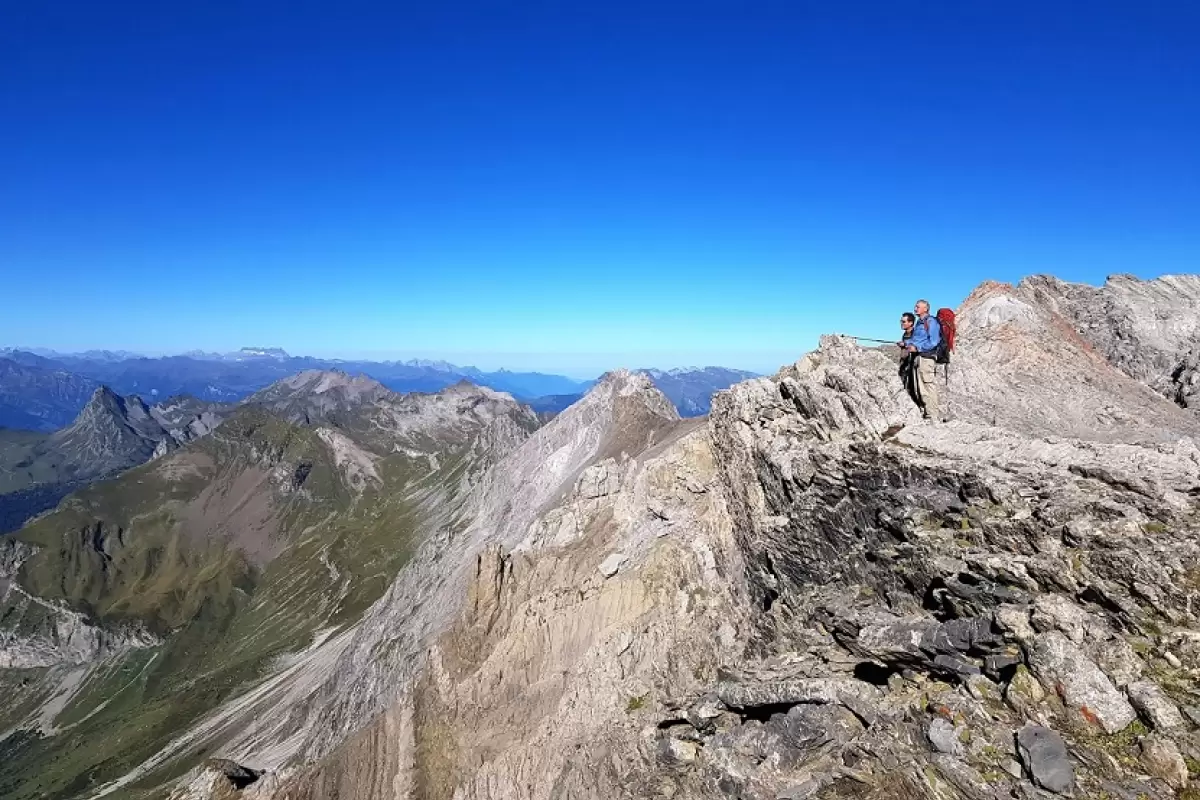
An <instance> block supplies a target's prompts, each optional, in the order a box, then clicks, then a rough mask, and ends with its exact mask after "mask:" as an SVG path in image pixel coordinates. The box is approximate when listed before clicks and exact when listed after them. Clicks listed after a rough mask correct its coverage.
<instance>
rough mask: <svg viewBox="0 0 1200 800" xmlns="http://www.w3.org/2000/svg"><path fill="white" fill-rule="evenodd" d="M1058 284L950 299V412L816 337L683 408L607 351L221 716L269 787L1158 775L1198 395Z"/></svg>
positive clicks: (994, 785) (310, 789) (1182, 667)
mask: <svg viewBox="0 0 1200 800" xmlns="http://www.w3.org/2000/svg"><path fill="white" fill-rule="evenodd" d="M1174 286H1175V284H1173V283H1171V282H1167V283H1165V284H1161V285H1158V286H1157V287H1156V288H1154V290H1153V292H1160V291H1166V292H1170V291H1175V288H1173V287H1174ZM1188 286H1190V283H1188V282H1184V283H1181V284H1180V287H1182V288H1179V291H1180V292H1183V293H1184V294H1187V292H1190V291H1191V289H1189V288H1187V287H1188ZM1055 291H1058V290H1057V289H1056V290H1055ZM1122 291H1124V290H1122ZM1139 291H1141V290H1139ZM1130 292H1131V293H1130V294H1129V295H1128V296H1129V297H1134V294H1133V293H1132V289H1131V290H1130ZM1064 296H1065V295H1064V293H1063V292H1061V291H1059V292H1058V294H1053V293H1052V292H1051V290H1050V288H1047V287H1046V286H1042V285H1040V284H1038V283H1037V282H1033V283H1030V284H1024V285H1022V286H1020V287H1015V288H1014V287H1005V286H1000V285H989V286H985V287H982V288H981V289H980V290H979V291H978V292H977V293H976V294H974V295H973V296H972V298H971V299H970V300H969V301H968V302H967V303H966V304H965V305H964V307H963V309H962V310H961V313H960V320H961V331H962V333H961V337H962V338H961V343H960V352H959V353H958V355H957V357H956V360H955V365H954V368H953V369H952V371H951V374H950V384H949V387H948V388H947V391H946V399H945V401H944V402H945V404H946V406H947V408H948V409H950V411H951V414H952V416H953V417H954V419H955V421H954V422H951V423H949V424H945V425H931V424H928V423H922V422H920V421H919V420H918V416H919V415H918V413H917V412H916V410H915V409H914V408H913V407H912V405H911V403H910V402H909V401H908V399H907V398H906V396H905V395H904V393H903V389H902V387H900V386H899V385H898V382H897V381H896V379H895V362H894V361H893V360H892V359H891V358H890V356H889V354H887V353H885V352H883V351H880V350H873V349H863V348H860V347H858V346H856V345H855V344H854V343H853V342H851V341H849V340H846V339H841V338H837V337H830V338H827V339H825V340H823V341H822V344H821V347H820V349H819V350H817V351H816V352H814V353H811V354H809V355H807V356H805V357H804V358H802V359H801V360H800V361H798V362H797V363H796V364H795V365H792V366H789V367H786V368H785V369H783V370H781V371H780V373H779V374H777V375H776V376H774V377H771V378H760V379H755V380H751V381H747V382H745V383H742V384H739V385H737V386H734V387H732V388H731V389H730V390H728V391H726V392H723V393H720V394H719V395H718V396H717V397H716V398H715V400H714V402H713V412H712V415H711V416H710V418H709V419H708V420H707V421H704V422H702V423H699V424H697V423H694V422H685V421H681V420H679V419H678V417H677V415H675V413H674V410H673V409H672V408H671V406H670V404H669V403H668V402H666V400H665V398H662V396H661V395H660V394H658V393H657V392H655V391H654V390H653V388H652V387H651V386H649V383H648V381H645V379H644V378H639V376H634V375H630V374H628V373H624V374H617V375H613V376H609V378H607V379H606V380H605V381H602V382H601V384H600V385H599V386H598V387H597V388H596V389H595V390H594V391H593V392H592V393H591V394H590V395H589V396H588V397H586V398H585V399H584V400H582V401H581V402H580V403H578V404H576V405H574V406H572V407H571V408H570V409H568V410H567V411H565V412H564V413H563V414H562V415H560V416H559V417H557V418H556V419H555V420H554V421H553V422H552V423H550V424H549V425H547V426H546V427H545V428H542V429H541V430H539V431H538V432H537V433H535V434H533V435H532V436H531V437H530V438H529V439H528V441H526V442H524V443H523V444H521V445H520V446H519V447H517V448H515V449H514V451H513V452H512V453H511V454H510V455H509V456H508V457H507V458H505V459H503V460H502V461H501V463H499V464H497V465H496V466H495V467H494V468H493V469H490V470H489V471H488V472H487V473H486V474H484V475H481V476H480V479H479V481H478V483H477V484H476V487H475V491H474V493H473V494H472V495H471V497H470V499H469V501H467V502H466V503H465V505H464V510H463V516H462V517H461V518H460V519H459V520H458V521H459V522H460V523H461V524H459V525H458V526H457V527H455V528H454V529H453V530H449V529H448V530H446V531H445V532H443V533H442V534H439V535H438V536H435V537H433V538H431V539H430V540H429V541H428V542H427V543H426V544H425V545H423V546H422V549H421V550H420V552H419V553H418V555H417V557H416V558H415V559H414V561H413V562H412V564H410V565H409V566H408V567H406V568H405V570H404V572H403V573H402V574H401V575H400V576H399V577H398V578H397V580H396V582H395V583H394V584H393V586H392V588H391V589H390V590H389V592H388V593H387V595H386V596H385V597H384V598H383V599H382V600H380V601H379V602H378V603H377V604H376V605H375V606H374V607H373V608H372V609H371V610H370V611H369V612H368V614H367V615H366V617H365V618H364V619H363V620H362V621H361V622H359V623H358V624H357V626H356V627H355V628H353V629H352V630H350V631H347V632H345V634H343V635H340V636H339V637H338V638H337V640H336V641H335V640H332V639H331V640H330V642H329V643H328V644H326V645H323V646H322V647H321V648H318V649H317V650H316V651H314V655H312V656H311V664H308V663H306V664H303V665H301V666H300V667H297V668H296V671H295V673H294V674H290V675H289V676H287V677H286V680H283V679H281V680H280V682H279V685H278V686H277V687H271V688H270V690H269V691H264V692H262V693H261V694H259V695H257V696H255V697H254V698H253V699H254V702H249V701H245V704H246V708H247V709H248V710H250V711H252V712H253V713H252V714H251V713H249V712H247V713H246V714H244V715H243V716H240V717H239V716H237V715H230V716H229V717H228V718H227V719H226V720H224V723H225V724H224V727H221V728H220V730H219V736H218V735H217V734H214V735H213V740H214V741H219V742H220V752H221V753H222V754H223V755H226V756H229V757H230V758H232V759H233V760H234V761H236V762H237V763H239V764H246V765H250V766H253V767H254V768H255V769H264V770H267V771H268V774H267V775H265V776H264V777H263V778H261V779H259V781H257V782H256V783H255V785H254V786H253V787H252V788H251V789H249V790H247V791H248V794H247V796H253V797H255V798H274V799H275V800H283V798H287V800H301V799H304V800H332V798H334V797H345V796H354V797H362V798H368V799H372V798H394V797H422V798H446V799H447V800H450V799H451V798H453V800H501V798H504V799H506V800H507V799H508V798H513V799H515V798H521V799H522V800H525V799H526V798H528V799H529V800H559V799H560V798H568V797H570V798H584V799H585V800H593V799H594V800H600V798H611V797H687V798H728V797H740V798H780V797H793V798H801V797H820V798H825V799H826V800H830V799H831V798H843V797H844V798H851V797H855V798H879V799H880V800H882V799H883V798H896V797H902V798H930V799H931V800H932V799H933V798H950V797H966V798H998V797H1010V796H1018V797H1038V796H1045V795H1044V791H1047V790H1048V791H1051V792H1059V793H1068V792H1074V793H1075V794H1076V795H1077V796H1103V794H1108V795H1109V796H1113V797H1121V796H1128V797H1136V796H1137V795H1138V794H1139V793H1144V794H1147V795H1148V796H1150V797H1153V798H1156V800H1157V798H1159V797H1162V798H1167V797H1169V796H1171V794H1170V793H1171V792H1172V791H1173V790H1174V789H1175V788H1178V787H1179V786H1180V785H1181V781H1183V780H1186V775H1181V773H1180V771H1179V764H1181V763H1185V762H1183V760H1182V759H1183V758H1184V755H1185V754H1187V755H1189V757H1190V755H1191V754H1193V753H1197V752H1198V750H1197V747H1198V746H1200V742H1197V741H1196V739H1195V737H1196V734H1197V727H1196V724H1195V722H1194V721H1193V720H1192V719H1190V718H1187V717H1186V715H1181V716H1179V717H1177V716H1176V715H1175V714H1172V713H1171V708H1172V707H1174V708H1189V707H1192V706H1196V705H1197V703H1196V702H1195V699H1194V697H1195V694H1194V693H1195V692H1197V691H1198V690H1200V686H1198V685H1197V683H1196V679H1195V674H1197V673H1196V672H1195V670H1200V637H1197V636H1195V635H1194V632H1195V631H1196V630H1197V629H1198V628H1200V618H1198V617H1197V612H1198V609H1197V608H1195V607H1194V606H1195V593H1196V591H1197V589H1196V587H1197V586H1198V585H1200V582H1198V576H1200V572H1198V570H1200V528H1198V526H1197V515H1196V511H1197V508H1196V502H1197V496H1198V495H1200V451H1198V450H1197V448H1196V445H1195V443H1194V440H1193V438H1192V437H1194V436H1195V435H1197V433H1200V421H1198V419H1197V418H1196V417H1195V415H1194V413H1193V412H1192V411H1190V410H1188V409H1185V408H1181V407H1180V406H1179V405H1177V404H1175V403H1173V402H1172V401H1171V400H1170V399H1168V398H1167V397H1165V396H1163V395H1162V394H1160V393H1156V391H1155V390H1154V389H1152V388H1151V384H1152V383H1153V375H1152V374H1151V372H1152V370H1151V369H1150V367H1149V366H1147V367H1146V368H1145V370H1144V371H1142V372H1138V369H1135V359H1134V360H1131V359H1133V356H1132V355H1130V356H1129V358H1125V356H1124V355H1122V354H1125V353H1126V350H1124V349H1121V348H1118V347H1116V346H1115V345H1114V346H1113V348H1111V352H1109V350H1105V349H1103V348H1100V347H1098V346H1097V345H1096V344H1095V341H1100V340H1101V339H1100V337H1101V336H1102V331H1101V329H1100V328H1097V329H1096V330H1095V331H1093V332H1092V333H1081V332H1080V328H1081V323H1080V319H1082V317H1079V316H1077V315H1075V314H1074V312H1068V310H1066V305H1067V303H1068V301H1069V299H1068V300H1064V299H1062V297H1064ZM1122 296H1124V295H1122ZM1137 296H1138V297H1141V296H1142V295H1137ZM1147 296H1154V297H1157V295H1156V294H1152V295H1147ZM1187 296H1188V297H1190V295H1187ZM1069 302H1075V301H1074V300H1070V301H1069ZM1080 302H1082V301H1080ZM1131 302H1132V301H1131ZM1188 302H1191V301H1190V300H1189V301H1188ZM1172 303H1174V301H1172ZM1182 305H1183V301H1180V308H1182ZM1172 308H1174V306H1172ZM1089 313H1090V312H1089ZM1105 313H1107V312H1105ZM1181 313H1182V312H1181ZM1189 313H1194V312H1189ZM1134 318H1135V320H1137V319H1140V317H1139V316H1138V315H1137V314H1135V315H1134ZM1122 324H1123V323H1122ZM1140 324H1141V323H1140V322H1139V323H1138V325H1140ZM1184 327H1186V326H1184ZM1134 329H1136V330H1138V331H1141V330H1142V329H1141V328H1139V327H1137V325H1135V326H1134ZM1087 330H1088V331H1091V329H1090V328H1089V329H1087ZM1104 330H1107V329H1104ZM1112 330H1114V331H1115V330H1123V328H1122V327H1121V325H1115V326H1113V327H1112ZM1153 330H1154V331H1157V333H1155V334H1154V335H1155V336H1157V337H1158V338H1157V339H1155V341H1158V342H1159V343H1160V344H1161V346H1162V350H1163V352H1164V353H1166V352H1167V351H1171V352H1175V351H1174V350H1171V349H1172V348H1181V347H1184V346H1185V344H1186V342H1187V340H1188V335H1190V334H1187V332H1186V331H1184V330H1183V329H1182V328H1180V329H1179V330H1178V331H1177V330H1176V328H1175V327H1173V323H1172V324H1171V325H1168V324H1167V322H1166V321H1163V324H1162V325H1161V326H1159V327H1156V328H1154V329H1153ZM1168 334H1169V335H1168ZM1103 335H1104V336H1107V335H1108V334H1103ZM1138 335H1140V336H1141V335H1144V336H1145V337H1150V336H1151V334H1150V333H1144V334H1142V333H1139V334H1138ZM1089 336H1091V337H1093V338H1089ZM1113 336H1114V337H1115V338H1114V341H1116V339H1118V338H1119V337H1116V334H1115V333H1114V334H1113ZM1122 341H1123V340H1122ZM1181 357H1182V356H1181ZM1169 361H1170V358H1168V357H1167V356H1165V355H1164V357H1163V358H1162V359H1159V360H1156V361H1154V364H1160V363H1161V364H1168V362H1169ZM1137 363H1141V362H1137ZM1164 368H1165V367H1164ZM303 680H308V681H311V682H310V683H308V684H305V688H306V690H305V691H303V692H300V691H293V690H292V689H291V688H289V686H298V685H300V683H301V681H303ZM289 682H290V683H289ZM1139 713H1140V714H1141V715H1142V717H1143V718H1144V719H1145V721H1146V724H1148V725H1151V726H1153V727H1154V729H1155V730H1154V738H1141V739H1139V737H1143V736H1144V735H1145V734H1146V733H1147V732H1148V731H1147V729H1146V728H1143V727H1139V726H1141V725H1142V723H1139V722H1137V721H1136V718H1137V716H1138V714H1139ZM1198 716H1200V715H1198ZM214 730H217V729H216V728H214ZM1172 748H1174V749H1172ZM1176 756H1178V758H1176ZM1184 771H1185V772H1186V764H1185V770H1184ZM193 777H195V776H193ZM1039 793H1042V794H1039Z"/></svg>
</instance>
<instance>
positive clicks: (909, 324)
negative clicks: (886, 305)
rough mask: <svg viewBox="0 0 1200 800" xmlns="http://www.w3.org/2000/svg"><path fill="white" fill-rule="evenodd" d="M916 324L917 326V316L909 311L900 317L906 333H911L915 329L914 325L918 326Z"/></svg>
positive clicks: (901, 326)
mask: <svg viewBox="0 0 1200 800" xmlns="http://www.w3.org/2000/svg"><path fill="white" fill-rule="evenodd" d="M916 324H917V318H916V316H914V315H913V314H911V313H909V312H908V311H905V312H904V313H903V314H901V315H900V328H901V329H902V330H903V331H904V332H905V333H908V332H909V331H911V330H912V329H913V325H916Z"/></svg>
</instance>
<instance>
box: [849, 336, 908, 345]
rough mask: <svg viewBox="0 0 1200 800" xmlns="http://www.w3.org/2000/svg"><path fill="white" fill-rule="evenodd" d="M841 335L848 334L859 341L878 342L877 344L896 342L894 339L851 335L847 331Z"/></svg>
mask: <svg viewBox="0 0 1200 800" xmlns="http://www.w3.org/2000/svg"><path fill="white" fill-rule="evenodd" d="M842 335H843V336H849V337H850V338H851V339H857V340H858V341H860V342H878V343H879V344H895V343H896V340H895V339H872V338H870V337H868V336H853V335H851V334H849V333H844V334H842Z"/></svg>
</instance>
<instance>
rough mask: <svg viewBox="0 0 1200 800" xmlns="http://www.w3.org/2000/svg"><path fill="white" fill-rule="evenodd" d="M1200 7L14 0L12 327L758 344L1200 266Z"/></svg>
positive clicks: (9, 49) (590, 360)
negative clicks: (987, 284)
mask: <svg viewBox="0 0 1200 800" xmlns="http://www.w3.org/2000/svg"><path fill="white" fill-rule="evenodd" d="M1198 9H1200V6H1197V5H1196V4H1194V3H1186V2H1159V3H1132V2H1129V3H1104V2H1101V3H1094V4H1089V5H1087V6H1086V7H1085V6H1080V5H1078V4H1073V3H1072V4H1068V3H1044V2H1043V3H1025V2H1009V3H1003V4H1000V3H990V2H980V3H961V2H945V3H942V2H886V3H865V2H860V3H845V4H839V3H815V2H800V1H799V0H790V1H788V2H751V3H744V2H741V3H735V2H703V1H702V0H693V1H692V2H688V3H655V2H639V3H626V2H616V1H610V2H605V3H583V2H566V0H563V1H562V2H549V1H548V0H544V1H542V2H507V3H502V2H454V0H448V2H444V3H361V2H356V1H355V0H342V1H341V2H337V3H331V2H326V3H318V2H287V3H284V2H252V3H244V2H241V3H227V2H221V1H220V0H215V1H214V2H209V3H186V4H185V3H160V2H153V3H150V2H147V3H130V2H120V0H117V1H116V2H112V3H94V2H50V3H24V4H17V3H6V4H4V5H3V7H2V8H0V21H2V24H0V119H2V120H4V123H3V124H2V125H0V170H2V172H0V174H2V175H3V176H4V179H3V180H2V181H0V293H2V294H0V296H2V297H3V298H4V303H3V306H2V308H0V345H4V344H22V345H40V346H47V347H53V348H57V349H67V350H71V349H86V348H93V347H97V348H111V349H129V350H136V351H144V352H154V353H158V352H179V351H183V350H188V349H193V348H200V349H205V350H224V349H234V348H237V347H240V346H242V345H247V344H254V345H278V346H282V347H284V348H286V349H288V350H290V351H293V352H297V353H305V354H315V355H341V356H352V357H363V356H374V357H395V356H404V357H408V356H426V357H445V358H449V359H450V360H454V361H458V362H460V363H463V362H465V363H475V364H477V365H479V366H481V367H487V368H490V367H497V366H502V365H503V366H508V367H512V368H537V369H547V370H550V369H553V370H560V371H566V372H570V373H573V374H588V373H592V372H597V371H599V370H602V369H605V368H609V367H613V366H619V365H627V366H642V365H655V366H672V365H678V364H693V363H701V364H714V363H720V364H725V365H728V366H740V367H746V368H750V369H758V370H763V371H766V370H774V369H775V368H776V367H777V366H778V365H779V364H781V363H784V362H787V361H790V360H792V359H794V358H795V357H796V356H798V355H799V354H800V353H802V352H803V351H805V350H807V349H810V348H811V347H812V346H814V344H815V343H816V339H817V336H818V335H819V334H820V333H822V332H831V331H849V332H855V333H859V334H860V335H872V334H873V335H879V336H890V335H892V334H893V333H894V328H895V319H896V317H897V314H898V313H899V312H900V311H902V310H904V309H906V308H908V307H910V306H911V302H912V300H913V298H915V297H917V296H928V297H929V298H930V299H931V300H932V301H933V303H934V304H935V306H936V305H944V304H945V305H952V304H957V303H958V302H960V301H961V300H962V299H963V297H965V295H966V294H967V293H968V292H969V291H970V289H971V288H972V287H973V286H974V285H976V284H977V283H978V282H979V281H981V280H983V279H987V278H993V279H999V280H1016V279H1019V278H1020V277H1022V276H1024V275H1027V274H1031V273H1037V272H1051V273H1054V274H1057V275H1059V276H1060V277H1063V278H1067V279H1071V280H1081V281H1087V282H1092V283H1099V282H1101V281H1103V279H1104V277H1105V276H1106V275H1108V274H1111V273H1114V272H1130V273H1133V274H1136V275H1140V276H1144V277H1152V276H1155V275H1159V274H1163V273H1170V272H1194V271H1196V270H1197V266H1198V264H1200V259H1198V256H1200V224H1198V223H1197V221H1198V220H1200V148H1198V147H1197V145H1196V143H1197V142H1200V92H1198V91H1197V85H1196V81H1197V76H1198V75H1200V48H1197V47H1196V46H1195V42H1196V41H1197V40H1198V38H1200V10H1198Z"/></svg>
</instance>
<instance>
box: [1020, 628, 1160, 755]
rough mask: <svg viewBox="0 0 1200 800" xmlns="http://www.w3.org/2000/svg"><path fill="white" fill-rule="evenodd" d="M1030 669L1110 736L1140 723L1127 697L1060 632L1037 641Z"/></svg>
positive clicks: (1034, 645) (1038, 637) (1032, 649)
mask: <svg viewBox="0 0 1200 800" xmlns="http://www.w3.org/2000/svg"><path fill="white" fill-rule="evenodd" d="M1029 666H1030V667H1031V668H1032V670H1033V673H1034V675H1036V676H1037V678H1038V680H1039V681H1041V682H1042V685H1043V686H1045V687H1047V688H1048V689H1050V690H1051V691H1054V692H1057V693H1058V694H1059V695H1060V696H1061V697H1062V699H1063V702H1064V703H1066V705H1067V706H1068V707H1070V708H1074V709H1077V710H1078V711H1079V712H1080V713H1081V714H1082V715H1083V717H1084V718H1085V719H1086V720H1088V721H1089V722H1094V723H1096V724H1098V725H1100V727H1101V728H1103V729H1104V731H1105V732H1106V733H1110V734H1111V733H1118V732H1119V731H1122V730H1124V729H1125V728H1126V727H1128V726H1129V723H1131V722H1133V721H1134V720H1135V719H1137V712H1135V711H1134V710H1133V706H1131V705H1130V704H1129V701H1128V700H1126V699H1125V695H1123V694H1122V693H1121V692H1120V691H1119V690H1118V689H1117V687H1115V686H1113V684H1112V681H1110V680H1109V679H1108V676H1106V675H1105V674H1104V673H1103V672H1102V671H1101V670H1100V668H1099V667H1098V666H1096V664H1095V663H1094V662H1092V661H1091V659H1089V658H1088V657H1087V656H1086V655H1084V654H1083V651H1081V650H1080V649H1079V648H1078V647H1076V646H1075V645H1074V644H1073V643H1072V642H1071V640H1070V639H1068V638H1067V637H1066V635H1064V634H1063V633H1061V632H1060V631H1050V632H1048V633H1043V634H1041V635H1039V636H1037V637H1036V638H1035V639H1034V641H1033V644H1032V646H1031V647H1030V652H1029Z"/></svg>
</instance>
